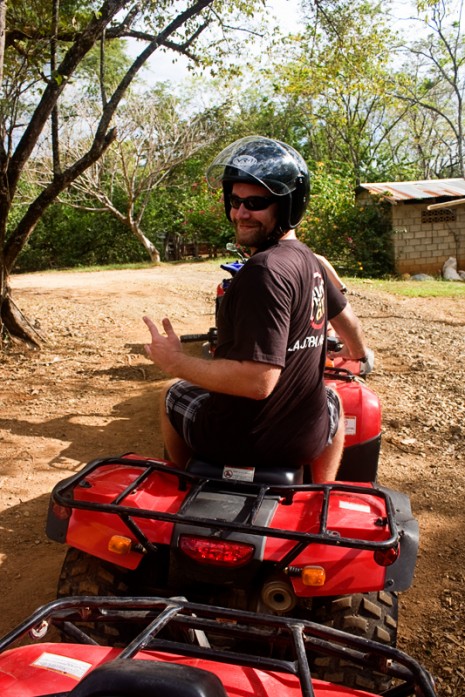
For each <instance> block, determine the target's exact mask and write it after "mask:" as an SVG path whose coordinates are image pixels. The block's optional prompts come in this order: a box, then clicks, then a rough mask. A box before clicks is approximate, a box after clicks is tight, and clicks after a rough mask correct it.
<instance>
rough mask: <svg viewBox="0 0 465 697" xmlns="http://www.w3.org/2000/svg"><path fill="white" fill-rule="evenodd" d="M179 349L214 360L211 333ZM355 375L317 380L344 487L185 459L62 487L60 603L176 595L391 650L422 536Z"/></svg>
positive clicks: (370, 397)
mask: <svg viewBox="0 0 465 697" xmlns="http://www.w3.org/2000/svg"><path fill="white" fill-rule="evenodd" d="M233 265H234V268H235V271H234V272H237V271H238V270H240V268H241V262H234V264H233ZM226 266H227V265H226ZM227 270H229V271H230V273H233V271H231V270H230V269H227ZM223 284H226V285H227V279H225V281H223ZM223 284H220V287H219V288H218V290H217V299H218V304H219V302H220V299H221V296H222V290H224V288H222V286H223ZM183 338H184V340H194V341H202V340H205V339H206V340H207V343H208V346H209V348H211V349H213V350H214V346H215V341H216V334H215V330H214V329H211V330H210V332H209V333H208V335H200V334H199V335H190V336H189V337H183ZM331 348H332V349H334V348H335V346H334V345H333V346H331ZM350 367H354V368H356V367H357V366H351V364H350V363H344V362H343V361H334V365H332V366H330V367H328V368H327V372H326V382H327V384H328V385H330V386H331V387H333V388H334V389H336V390H337V391H338V393H339V395H340V396H341V399H342V402H343V406H344V414H345V420H346V441H345V449H344V455H343V461H342V465H341V468H340V471H339V479H340V480H341V481H340V482H335V483H330V484H326V485H312V484H308V483H306V481H305V472H304V471H303V468H291V467H287V466H286V464H285V463H283V468H282V469H281V470H280V471H276V469H269V470H267V469H255V468H254V466H253V463H249V462H246V463H244V466H243V467H229V466H227V465H219V464H218V463H211V462H205V461H204V460H202V459H199V458H193V459H192V460H191V462H190V464H189V467H188V469H187V471H184V470H178V469H176V467H175V466H174V465H173V464H172V463H170V462H168V461H166V460H159V459H156V458H147V457H142V456H140V455H136V454H133V453H127V454H125V455H122V456H119V457H110V458H104V459H98V460H94V461H93V462H91V463H90V464H88V465H87V466H86V467H85V468H84V469H83V470H82V471H81V472H79V473H78V474H76V475H74V476H72V477H70V478H68V479H66V480H64V481H63V482H61V483H59V484H58V485H57V486H56V487H55V488H54V490H53V493H52V497H51V502H50V508H49V515H48V523H47V533H48V535H49V537H50V538H51V539H53V540H56V541H59V542H62V543H66V544H67V545H69V547H70V549H69V550H68V552H67V555H66V558H65V561H64V564H63V569H62V572H61V576H60V581H59V584H58V595H59V596H60V597H61V596H69V595H90V594H94V595H117V596H118V595H119V596H142V595H144V596H151V595H158V596H160V595H161V596H164V597H168V596H171V595H173V594H176V595H182V596H186V597H187V598H188V599H189V600H190V601H195V602H201V603H207V604H211V605H215V606H222V607H228V608H233V609H234V610H244V611H252V612H256V613H262V612H268V613H270V612H271V613H274V614H275V615H277V616H280V617H284V616H288V617H294V618H301V619H310V620H313V621H317V622H319V623H321V624H322V625H328V626H331V627H336V628H339V629H342V630H347V631H349V632H352V633H353V634H356V635H359V636H364V637H367V638H370V639H375V640H377V641H380V642H383V643H384V644H385V645H387V646H395V644H396V635H397V592H398V591H403V590H406V589H407V588H408V587H409V586H410V585H411V582H412V577H413V572H414V568H415V562H416V555H417V549H418V526H417V522H416V521H415V520H414V519H413V516H412V513H411V509H410V503H409V499H408V497H407V496H405V495H403V494H401V493H398V492H395V491H391V490H389V489H386V488H384V487H381V486H378V485H376V483H375V482H376V476H377V466H378V456H379V449H380V441H381V408H380V404H379V400H378V398H377V396H376V395H375V394H374V393H373V391H372V390H371V389H370V388H369V387H368V386H367V385H366V384H365V382H364V381H363V380H360V379H359V378H358V377H357V376H356V375H354V373H353V372H352V371H351V370H350V369H348V368H350ZM102 627H103V628H105V630H106V631H107V628H106V626H105V624H104V623H103V624H102V625H101V626H100V628H102ZM110 629H111V632H112V634H111V641H113V642H117V641H118V640H119V639H121V638H123V639H124V634H125V628H124V627H123V628H122V629H121V627H120V626H119V625H114V626H112V627H111V628H108V631H110ZM120 630H121V634H122V636H119V634H120ZM109 639H110V637H109V636H107V640H109ZM268 649H269V652H270V655H274V651H275V647H274V646H273V645H272V644H271V643H269V645H268ZM313 670H314V673H315V674H316V675H318V676H319V677H321V678H323V679H327V680H331V681H332V682H342V683H343V684H345V685H348V686H354V687H357V686H359V685H360V680H361V676H360V671H359V670H358V669H356V668H354V666H353V665H352V664H351V663H350V661H347V660H341V656H340V654H338V655H336V654H334V655H333V656H330V657H328V656H324V657H318V656H317V657H315V659H314V664H313ZM363 679H364V682H363V685H361V686H363V687H365V688H366V687H369V688H370V689H372V691H382V690H383V689H385V688H386V687H387V685H388V684H389V680H388V679H387V678H386V676H385V675H384V674H383V673H380V674H379V675H372V676H370V678H368V677H366V676H364V678H363ZM367 681H368V682H367Z"/></svg>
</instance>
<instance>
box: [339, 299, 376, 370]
mask: <svg viewBox="0 0 465 697" xmlns="http://www.w3.org/2000/svg"><path fill="white" fill-rule="evenodd" d="M331 324H332V326H333V328H334V330H335V332H336V334H337V335H338V337H339V338H340V339H341V341H342V342H343V344H344V349H343V350H342V352H341V354H339V355H344V356H349V357H350V358H354V359H355V358H362V357H363V356H366V355H367V352H368V348H367V346H366V343H365V338H364V336H363V330H362V325H361V324H360V321H359V319H358V317H357V315H356V314H355V312H354V311H353V310H352V308H351V306H350V304H349V303H347V305H346V306H345V307H344V309H343V310H341V312H340V313H339V314H338V315H336V316H335V317H332V318H331Z"/></svg>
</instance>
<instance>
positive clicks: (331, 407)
mask: <svg viewBox="0 0 465 697" xmlns="http://www.w3.org/2000/svg"><path fill="white" fill-rule="evenodd" d="M326 397H327V400H328V414H329V436H328V441H327V445H330V444H331V443H332V442H333V438H334V436H335V435H336V431H337V429H338V427H339V419H340V416H341V403H340V401H339V397H338V396H337V394H336V392H335V391H334V390H332V389H331V387H327V388H326Z"/></svg>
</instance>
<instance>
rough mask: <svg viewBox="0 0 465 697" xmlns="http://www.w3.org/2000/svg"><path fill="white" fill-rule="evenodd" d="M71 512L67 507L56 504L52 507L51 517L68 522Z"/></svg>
mask: <svg viewBox="0 0 465 697" xmlns="http://www.w3.org/2000/svg"><path fill="white" fill-rule="evenodd" d="M71 510H72V509H71V508H68V506H60V504H58V503H54V504H53V506H52V511H53V515H54V516H55V518H57V519H58V520H69V519H70V518H71Z"/></svg>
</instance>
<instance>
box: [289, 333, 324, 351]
mask: <svg viewBox="0 0 465 697" xmlns="http://www.w3.org/2000/svg"><path fill="white" fill-rule="evenodd" d="M323 342H324V336H323V334H321V335H320V336H306V337H305V339H303V340H302V341H300V340H299V341H296V342H295V344H294V346H289V348H288V349H287V350H288V351H300V349H306V348H319V347H320V346H322V345H323Z"/></svg>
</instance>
